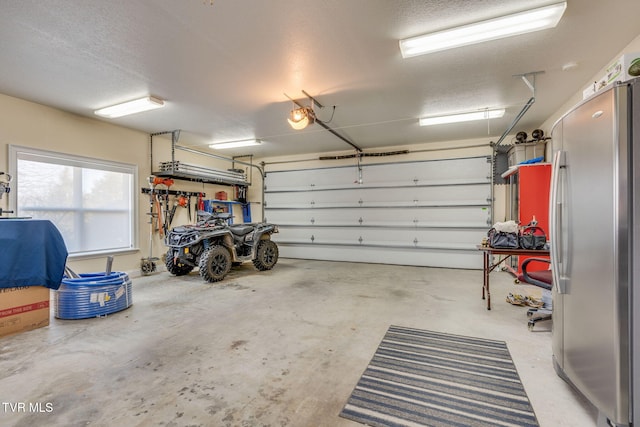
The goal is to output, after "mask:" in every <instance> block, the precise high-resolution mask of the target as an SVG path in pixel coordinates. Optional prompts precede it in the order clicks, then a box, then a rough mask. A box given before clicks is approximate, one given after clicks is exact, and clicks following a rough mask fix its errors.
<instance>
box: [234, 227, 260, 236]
mask: <svg viewBox="0 0 640 427" xmlns="http://www.w3.org/2000/svg"><path fill="white" fill-rule="evenodd" d="M253 229H254V227H253V226H251V225H233V226H231V227H229V230H231V232H232V233H233V234H235V235H236V236H244V235H246V234H249V233H251V232H252V231H253Z"/></svg>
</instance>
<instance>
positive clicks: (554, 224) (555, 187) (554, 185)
mask: <svg viewBox="0 0 640 427" xmlns="http://www.w3.org/2000/svg"><path fill="white" fill-rule="evenodd" d="M564 165H565V152H564V151H557V152H556V154H555V155H554V156H553V164H552V169H551V194H550V199H551V200H550V203H549V211H550V212H549V219H550V222H549V237H550V238H551V251H550V255H551V272H552V278H553V284H554V285H555V287H556V291H557V292H558V293H559V294H563V293H564V292H565V289H564V283H563V281H562V280H560V277H561V273H562V271H563V268H562V267H563V263H562V258H561V254H562V248H563V245H562V207H563V206H562V201H561V200H560V198H559V192H560V183H561V181H560V169H561V168H562V167H564Z"/></svg>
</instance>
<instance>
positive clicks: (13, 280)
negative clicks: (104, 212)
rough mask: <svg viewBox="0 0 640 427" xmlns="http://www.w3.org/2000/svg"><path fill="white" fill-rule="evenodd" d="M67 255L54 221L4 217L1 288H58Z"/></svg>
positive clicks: (0, 243) (0, 239) (0, 226)
mask: <svg viewBox="0 0 640 427" xmlns="http://www.w3.org/2000/svg"><path fill="white" fill-rule="evenodd" d="M67 255H68V252H67V246H66V245H65V243H64V240H63V239H62V235H61V234H60V232H59V231H58V229H57V228H56V226H55V225H53V223H52V222H51V221H47V220H36V219H1V220H0V288H14V287H18V286H44V287H47V288H51V289H58V288H59V287H60V283H61V282H62V276H63V274H64V267H65V264H66V262H67Z"/></svg>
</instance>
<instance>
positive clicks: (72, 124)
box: [0, 94, 259, 274]
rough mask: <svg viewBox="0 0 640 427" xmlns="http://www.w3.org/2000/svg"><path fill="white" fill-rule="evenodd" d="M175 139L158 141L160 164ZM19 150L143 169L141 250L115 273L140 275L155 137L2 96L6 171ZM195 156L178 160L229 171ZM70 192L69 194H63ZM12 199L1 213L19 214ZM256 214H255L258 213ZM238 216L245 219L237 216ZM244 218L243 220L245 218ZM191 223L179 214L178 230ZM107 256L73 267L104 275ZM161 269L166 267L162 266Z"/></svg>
mask: <svg viewBox="0 0 640 427" xmlns="http://www.w3.org/2000/svg"><path fill="white" fill-rule="evenodd" d="M170 141H171V140H170V138H165V137H155V138H154V147H155V148H154V150H153V151H154V162H155V161H162V160H163V161H167V160H170ZM9 145H19V146H25V147H32V148H38V149H44V150H49V151H55V152H59V153H68V154H74V155H78V156H85V157H92V158H98V159H104V160H112V161H117V162H123V163H129V164H135V165H137V166H138V181H139V182H138V185H137V186H136V187H137V191H136V196H137V200H138V203H137V209H138V214H139V215H138V221H137V243H138V249H135V250H133V251H129V252H127V253H121V254H115V255H114V258H115V259H114V265H113V268H114V270H117V271H126V272H128V273H130V274H137V273H139V271H140V259H141V258H145V257H148V256H149V230H150V226H149V223H148V221H149V215H147V212H148V211H149V197H148V196H147V195H144V194H142V193H141V189H142V188H143V187H148V183H147V177H148V176H149V175H150V173H151V171H150V169H151V168H150V150H149V145H150V144H149V134H147V133H144V132H139V131H134V130H131V129H127V128H124V127H121V126H115V125H112V124H110V123H106V122H102V121H100V120H96V119H92V118H86V117H81V116H78V115H75V114H70V113H66V112H63V111H60V110H57V109H54V108H50V107H46V106H43V105H39V104H36V103H33V102H28V101H24V100H21V99H18V98H14V97H10V96H7V95H3V94H0V171H2V172H8V171H9V163H8V162H9V159H8V146H9ZM194 157H195V156H192V155H190V154H189V153H182V152H181V153H179V154H177V155H176V158H177V159H178V160H182V161H190V162H192V163H194V164H198V165H201V166H205V167H214V168H219V169H227V168H229V167H231V165H230V163H228V162H224V161H216V160H215V159H211V158H207V157H201V156H198V157H197V159H195V158H194ZM171 188H172V189H175V190H184V191H198V192H205V193H206V195H207V198H213V195H214V193H215V192H216V191H220V190H224V191H227V192H228V193H230V187H225V186H215V185H204V184H201V183H192V182H188V181H176V184H175V185H174V186H173V187H171ZM59 191H60V192H64V191H65V189H64V188H61V189H59ZM8 196H9V195H4V196H3V197H2V200H0V207H2V209H5V210H11V209H14V210H15V206H10V204H9V199H10V197H8ZM254 210H255V209H254ZM258 213H259V211H258ZM235 214H236V216H238V215H240V213H238V212H236V213H235ZM240 218H241V216H240ZM185 223H188V215H187V210H186V209H182V208H179V209H178V211H177V213H176V217H175V219H174V221H173V225H174V226H175V225H179V224H185ZM165 252H166V248H165V246H164V244H163V242H162V239H161V238H160V237H159V236H158V235H157V234H154V237H153V255H154V256H160V255H162V254H163V253H165ZM105 264H106V255H104V256H97V257H89V258H87V257H83V258H69V260H68V265H69V267H71V269H73V270H74V271H76V272H78V273H85V272H93V271H104V268H105ZM159 266H160V267H161V266H162V265H161V261H160V262H159Z"/></svg>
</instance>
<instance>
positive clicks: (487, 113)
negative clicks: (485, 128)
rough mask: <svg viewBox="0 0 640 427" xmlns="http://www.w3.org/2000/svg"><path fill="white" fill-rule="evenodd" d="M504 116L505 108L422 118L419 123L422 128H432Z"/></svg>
mask: <svg viewBox="0 0 640 427" xmlns="http://www.w3.org/2000/svg"><path fill="white" fill-rule="evenodd" d="M502 116H504V108H499V109H495V110H482V111H473V112H470V113H458V114H449V115H446V116H433V117H422V118H421V119H420V120H419V121H420V126H432V125H442V124H446V123H459V122H470V121H472V120H488V119H498V118H500V117H502Z"/></svg>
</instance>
